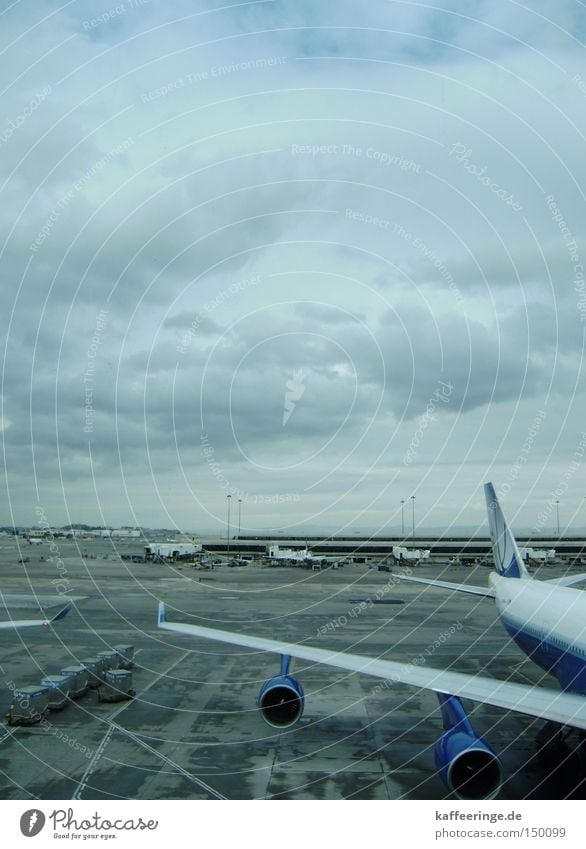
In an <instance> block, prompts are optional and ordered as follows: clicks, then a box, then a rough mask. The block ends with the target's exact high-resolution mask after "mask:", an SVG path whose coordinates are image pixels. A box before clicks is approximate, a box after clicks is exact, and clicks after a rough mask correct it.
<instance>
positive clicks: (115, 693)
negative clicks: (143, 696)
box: [98, 669, 136, 702]
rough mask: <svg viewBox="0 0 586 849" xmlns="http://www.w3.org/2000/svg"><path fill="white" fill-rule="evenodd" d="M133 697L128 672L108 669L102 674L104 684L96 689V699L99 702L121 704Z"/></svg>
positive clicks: (130, 677) (130, 676) (133, 691)
mask: <svg viewBox="0 0 586 849" xmlns="http://www.w3.org/2000/svg"><path fill="white" fill-rule="evenodd" d="M135 696H136V691H135V690H133V689H132V672H130V670H127V669H110V670H108V671H107V672H104V683H103V684H101V685H100V687H99V688H98V699H99V700H100V701H101V702H123V701H124V700H125V699H133V698H134V697H135Z"/></svg>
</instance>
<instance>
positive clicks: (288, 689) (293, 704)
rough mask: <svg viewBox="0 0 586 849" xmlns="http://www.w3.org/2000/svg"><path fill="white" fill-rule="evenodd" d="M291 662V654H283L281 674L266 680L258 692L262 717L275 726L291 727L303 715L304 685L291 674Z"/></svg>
mask: <svg viewBox="0 0 586 849" xmlns="http://www.w3.org/2000/svg"><path fill="white" fill-rule="evenodd" d="M290 663H291V658H290V657H289V655H287V654H282V655H281V671H280V673H279V675H275V677H274V678H269V680H268V681H265V683H264V684H263V685H262V687H261V688H260V693H259V694H258V706H259V709H260V712H261V713H262V717H263V719H264V721H265V722H267V723H268V724H269V725H271V726H272V727H273V728H290V727H291V726H292V725H295V723H296V722H297V721H298V720H299V719H301V716H302V715H303V707H304V703H305V700H304V695H303V687H302V686H301V684H300V683H299V681H298V680H297V679H296V678H293V676H292V675H289V664H290Z"/></svg>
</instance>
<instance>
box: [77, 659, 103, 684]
mask: <svg viewBox="0 0 586 849" xmlns="http://www.w3.org/2000/svg"><path fill="white" fill-rule="evenodd" d="M80 663H81V665H82V666H83V668H84V669H85V670H86V672H87V675H88V679H87V685H88V687H89V688H90V690H95V689H97V688H98V687H99V686H100V684H101V683H102V682H103V680H104V672H105V671H106V669H107V668H108V664H107V662H106V660H105V659H104V658H103V657H86V658H84V659H83V660H80Z"/></svg>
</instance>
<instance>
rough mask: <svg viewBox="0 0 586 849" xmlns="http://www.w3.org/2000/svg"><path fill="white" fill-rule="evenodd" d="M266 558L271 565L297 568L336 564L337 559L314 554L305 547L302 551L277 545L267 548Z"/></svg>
mask: <svg viewBox="0 0 586 849" xmlns="http://www.w3.org/2000/svg"><path fill="white" fill-rule="evenodd" d="M268 558H269V560H270V561H271V562H272V563H292V564H297V565H298V566H314V565H327V564H328V563H338V562H339V560H340V558H339V557H332V556H331V555H323V554H314V553H313V552H312V551H310V550H309V548H308V547H307V545H306V546H305V548H303V549H296V548H279V546H278V545H271V546H269V553H268Z"/></svg>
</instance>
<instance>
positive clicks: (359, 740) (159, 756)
mask: <svg viewBox="0 0 586 849" xmlns="http://www.w3.org/2000/svg"><path fill="white" fill-rule="evenodd" d="M55 545H56V546H57V549H58V551H57V552H55V551H54V552H53V556H54V557H55V558H57V559H55V560H53V561H49V560H48V557H49V556H50V552H49V546H48V544H47V543H45V544H43V545H40V546H35V547H32V546H31V547H29V546H24V547H23V548H22V551H21V553H19V552H18V551H17V548H16V544H15V543H14V542H13V541H12V540H10V538H8V539H6V538H5V539H3V540H2V542H1V543H0V589H1V590H2V592H3V593H5V594H8V593H14V594H16V595H18V596H20V598H19V599H18V610H15V611H14V612H13V614H12V615H13V616H14V618H23V617H26V618H29V612H30V615H31V616H34V615H35V612H34V606H31V607H30V610H29V612H27V613H26V614H24V613H23V612H22V611H23V596H24V597H26V595H27V594H29V593H36V594H38V595H42V596H53V597H54V596H55V595H56V594H59V593H60V592H61V590H62V588H63V584H64V583H65V586H66V592H67V594H68V595H71V596H75V597H85V598H82V599H81V600H79V601H78V602H77V606H76V609H75V610H73V611H72V612H71V613H70V614H69V616H68V617H67V618H66V619H65V620H63V621H62V622H59V623H58V624H57V625H56V626H55V627H54V628H32V629H26V630H22V631H12V630H5V631H1V632H0V716H2V717H4V714H5V713H6V711H7V709H8V707H9V704H10V701H11V696H10V689H9V688H10V686H11V685H14V684H16V685H26V684H34V683H37V682H39V681H40V679H41V678H42V677H44V676H45V675H48V674H55V673H57V672H59V671H60V670H61V669H62V668H63V667H65V666H68V665H70V664H72V663H76V662H77V661H79V660H81V659H83V658H85V657H88V656H91V655H94V654H95V653H96V652H98V651H103V650H105V649H108V648H110V647H111V646H114V645H117V644H120V643H131V644H133V645H134V647H135V651H136V663H137V666H136V668H135V669H134V689H135V690H136V693H137V695H136V697H135V698H134V699H133V700H131V701H126V702H120V703H113V704H111V703H102V702H98V700H97V696H96V694H95V692H90V693H89V694H88V695H86V696H85V697H83V698H82V699H80V700H79V701H76V702H71V703H70V704H69V705H68V706H67V707H66V708H65V709H64V710H63V711H60V712H52V713H51V714H50V715H49V717H48V724H47V725H45V726H44V727H40V726H34V727H11V726H8V725H7V724H6V723H3V724H1V725H0V798H2V799H33V798H35V799H121V798H133V799H208V798H228V799H266V798H276V799H342V798H347V799H443V798H446V797H447V791H446V789H445V788H444V785H443V784H442V783H441V781H440V779H439V778H438V777H437V775H436V773H435V768H434V757H433V748H434V744H435V742H436V740H437V738H438V737H439V736H440V734H441V732H442V726H441V718H440V714H439V711H438V709H437V699H436V697H435V696H434V694H433V693H430V692H428V691H423V690H422V691H418V690H416V689H415V688H413V687H407V686H404V685H400V684H396V683H393V684H389V685H388V686H387V685H385V682H383V681H380V680H377V679H374V678H371V677H369V676H367V675H362V674H349V673H347V672H343V671H341V670H337V669H334V668H331V667H326V666H315V665H312V664H304V663H301V662H299V663H297V664H295V665H294V667H293V674H295V675H296V676H298V678H299V680H300V681H301V683H302V685H303V687H304V690H305V696H306V703H305V713H304V715H303V718H302V719H301V721H300V722H299V723H298V725H296V726H295V727H293V728H291V729H288V730H286V731H282V732H280V733H279V732H276V731H275V730H274V729H272V728H270V727H269V726H268V725H266V724H265V723H264V722H263V720H262V718H261V716H260V714H259V713H258V711H257V709H256V697H257V695H258V690H259V688H260V686H261V684H262V683H263V681H265V680H266V679H267V678H268V677H270V676H272V675H275V674H277V673H278V671H279V658H278V657H276V656H271V655H267V654H261V653H257V652H251V651H249V650H244V649H239V648H237V647H235V648H234V649H232V648H231V647H229V646H226V645H222V644H214V643H212V642H207V641H202V640H196V639H193V638H190V637H187V636H183V635H178V634H177V635H176V634H170V633H168V632H162V631H160V630H158V629H157V628H156V607H157V602H158V600H159V599H161V600H163V601H165V602H166V604H167V605H168V617H169V619H173V620H181V621H191V622H197V623H198V624H201V625H205V626H208V627H218V628H223V629H226V630H235V631H241V632H243V633H251V634H256V635H259V636H267V637H271V638H276V639H287V640H291V641H295V642H307V643H308V644H311V645H314V646H318V647H322V648H336V649H340V650H347V651H351V652H353V653H357V654H364V655H368V656H372V657H387V658H389V659H393V660H398V661H403V662H407V663H425V664H427V665H429V666H430V667H432V666H433V667H439V668H444V667H447V666H451V667H452V668H453V669H457V670H459V671H463V672H470V673H481V674H483V675H486V676H492V677H495V678H501V679H503V678H506V679H508V680H514V681H520V682H523V683H528V682H531V683H538V682H539V681H540V679H542V676H541V673H540V671H539V670H538V669H537V667H535V666H534V665H533V664H531V663H530V662H529V661H528V660H526V659H524V656H523V655H522V653H521V651H520V650H519V649H517V648H516V646H515V645H514V644H513V643H512V642H511V641H510V640H509V638H508V637H507V635H506V633H505V632H504V630H503V629H502V627H501V626H500V624H499V622H498V620H497V618H496V612H495V609H494V605H493V604H492V603H491V602H490V601H487V600H484V599H480V598H478V599H477V598H475V597H473V596H465V595H456V594H453V593H449V592H444V591H441V590H438V589H435V588H428V587H422V586H415V585H413V584H410V585H409V584H396V583H395V582H394V581H393V580H392V578H391V576H390V575H389V574H388V573H385V572H378V571H376V570H375V569H370V568H368V567H367V566H365V565H347V566H345V567H343V568H340V569H336V570H334V569H328V570H324V571H321V572H317V571H316V572H313V571H311V570H303V569H298V568H284V567H278V568H268V567H260V566H250V567H237V568H230V567H221V568H216V569H215V570H214V571H198V570H195V569H193V568H192V567H190V566H183V567H174V566H164V565H162V564H142V563H129V562H128V561H122V560H121V559H120V558H119V556H118V554H121V553H127V552H135V553H136V552H138V551H140V546H139V545H137V543H136V542H134V543H121V542H119V543H116V544H115V547H113V544H112V543H109V542H107V541H95V542H94V541H92V542H87V543H86V542H85V541H84V542H82V543H75V542H71V541H65V540H60V539H59V540H56V541H55ZM78 546H79V548H78ZM84 553H85V554H86V555H91V557H89V556H83V555H84ZM21 556H25V557H28V558H29V562H28V563H26V564H19V563H18V559H19V557H21ZM41 557H44V558H45V561H44V562H41V560H40V558H41ZM488 571H489V570H488V569H486V568H483V567H479V568H477V569H475V570H472V569H464V568H459V567H458V568H454V567H452V568H450V569H449V572H448V571H446V572H445V573H444V575H443V577H444V578H445V579H446V580H452V581H464V580H466V581H470V582H471V583H480V584H482V585H485V584H486V581H487V578H488ZM417 573H418V574H421V575H423V576H427V575H437V573H438V567H437V566H434V567H427V566H426V567H418V571H417ZM550 576H551V575H548V577H550ZM57 581H60V582H61V586H60V587H59V588H58V585H57V583H56V582H57ZM377 594H378V599H377V600H378V601H380V602H387V603H378V604H370V603H369V602H368V599H370V600H374V599H376V598H377ZM58 601H59V599H55V598H53V600H52V601H51V602H50V604H51V611H52V612H53V613H54V612H55V610H56V607H55V604H56V603H57V602H58ZM361 602H363V604H362V605H361ZM388 602H393V603H388ZM401 602H404V603H401ZM0 607H1V604H0ZM0 618H1V619H6V618H7V613H6V610H4V609H2V610H0ZM541 684H542V685H544V686H548V687H551V688H554V689H555V687H556V683H555V681H554V680H553V679H547V678H546V679H542V680H541ZM466 705H467V707H468V708H470V713H471V717H472V722H473V725H474V726H475V728H476V730H477V732H478V733H480V734H482V735H484V736H486V738H487V739H488V740H489V742H490V743H491V745H492V746H493V748H494V749H495V750H496V752H497V753H498V754H499V755H500V757H501V760H502V764H503V769H504V774H505V777H506V782H505V784H504V787H503V789H502V791H501V794H500V798H502V799H522V798H543V799H554V798H565V797H571V798H583V789H581V788H580V787H579V786H578V783H579V780H580V779H579V777H577V776H576V774H575V773H574V771H573V769H572V768H571V765H568V764H566V767H565V768H564V769H559V770H558V771H557V772H556V773H555V774H554V775H551V774H548V773H547V771H544V768H543V767H542V766H540V765H539V763H538V762H537V759H536V758H535V743H534V737H535V733H536V731H537V730H538V729H539V728H540V727H541V723H540V722H535V721H533V720H532V719H531V718H530V717H524V716H521V715H519V714H511V713H507V712H505V711H501V710H498V709H496V708H493V707H484V706H481V705H476V706H475V705H474V704H472V703H470V702H467V703H466ZM581 794H582V795H581Z"/></svg>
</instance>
